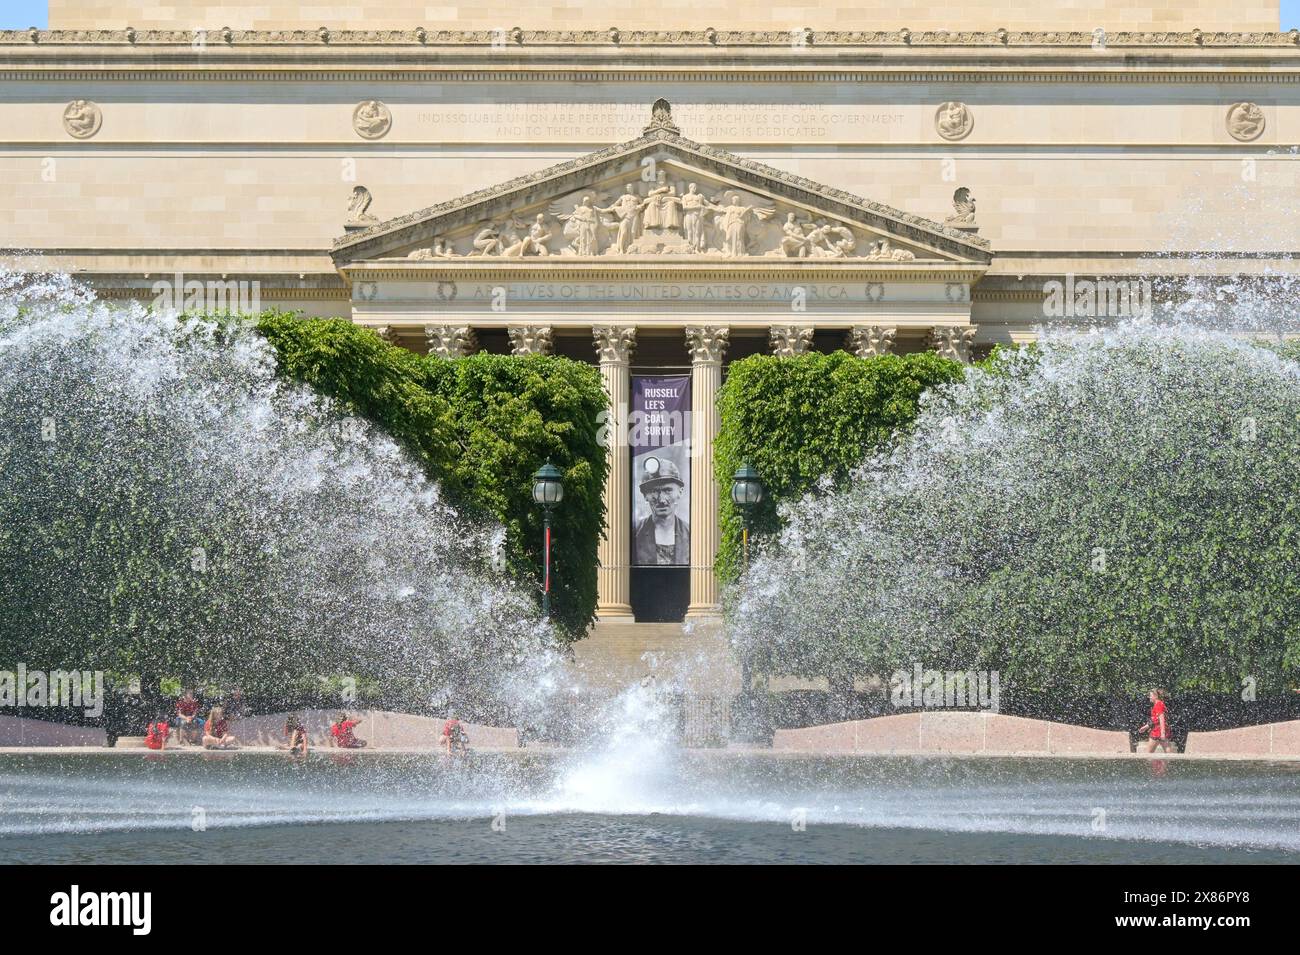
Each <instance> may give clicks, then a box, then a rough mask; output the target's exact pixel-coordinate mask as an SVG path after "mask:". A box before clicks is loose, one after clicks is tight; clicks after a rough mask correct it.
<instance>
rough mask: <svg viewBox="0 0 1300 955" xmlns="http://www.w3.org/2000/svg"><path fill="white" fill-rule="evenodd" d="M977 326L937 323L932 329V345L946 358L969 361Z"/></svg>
mask: <svg viewBox="0 0 1300 955" xmlns="http://www.w3.org/2000/svg"><path fill="white" fill-rule="evenodd" d="M974 341H975V328H974V326H971V325H936V326H934V328H932V329H930V347H931V348H933V349H934V350H935V351H937V352H938V353H939V354H940V355H942V356H943V357H944V358H951V359H952V360H953V361H960V362H969V361H970V349H971V345H972V344H973V343H974Z"/></svg>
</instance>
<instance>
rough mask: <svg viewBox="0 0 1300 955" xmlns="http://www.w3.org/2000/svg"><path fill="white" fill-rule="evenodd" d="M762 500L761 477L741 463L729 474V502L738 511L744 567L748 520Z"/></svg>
mask: <svg viewBox="0 0 1300 955" xmlns="http://www.w3.org/2000/svg"><path fill="white" fill-rule="evenodd" d="M762 500H763V479H762V478H760V477H759V476H758V472H757V471H755V470H754V469H753V468H751V467H750V466H749V465H748V464H745V463H742V464H741V465H740V467H738V468H736V473H735V474H733V475H732V476H731V503H732V504H735V505H736V510H738V511H740V527H741V531H740V533H741V540H742V541H743V544H744V553H745V569H746V570H748V569H749V522H750V518H751V516H752V515H753V512H754V508H755V507H757V506H758V505H759V503H760V502H761V501H762Z"/></svg>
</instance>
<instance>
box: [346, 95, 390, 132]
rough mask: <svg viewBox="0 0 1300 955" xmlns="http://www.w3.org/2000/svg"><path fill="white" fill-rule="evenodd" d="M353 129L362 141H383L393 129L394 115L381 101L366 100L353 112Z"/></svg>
mask: <svg viewBox="0 0 1300 955" xmlns="http://www.w3.org/2000/svg"><path fill="white" fill-rule="evenodd" d="M352 128H353V129H355V130H356V132H357V135H358V136H360V137H361V138H362V139H383V138H384V137H385V136H386V135H388V131H389V130H390V129H392V128H393V114H392V113H391V112H389V110H388V107H387V106H385V105H384V104H383V103H381V102H379V100H377V99H371V100H366V101H365V102H364V103H360V104H358V105H357V108H356V109H354V110H353V111H352Z"/></svg>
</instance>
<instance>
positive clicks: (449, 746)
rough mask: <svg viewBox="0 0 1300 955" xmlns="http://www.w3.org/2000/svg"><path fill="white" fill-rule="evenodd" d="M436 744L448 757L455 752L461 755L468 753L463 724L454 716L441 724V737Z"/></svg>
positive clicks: (467, 741) (466, 737)
mask: <svg viewBox="0 0 1300 955" xmlns="http://www.w3.org/2000/svg"><path fill="white" fill-rule="evenodd" d="M438 742H439V743H440V744H441V746H442V748H443V749H444V750H446V752H447V755H448V756H450V755H451V754H452V752H453V751H455V750H459V751H460V752H462V753H466V752H469V735H468V734H467V733H466V732H465V726H464V724H462V723H461V721H460V720H458V719H456V717H455V716H454V715H452V716H450V717H448V719H447V722H446V723H444V724H443V726H442V736H440V737H439V738H438Z"/></svg>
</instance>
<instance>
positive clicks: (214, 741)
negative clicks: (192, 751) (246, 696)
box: [203, 706, 239, 749]
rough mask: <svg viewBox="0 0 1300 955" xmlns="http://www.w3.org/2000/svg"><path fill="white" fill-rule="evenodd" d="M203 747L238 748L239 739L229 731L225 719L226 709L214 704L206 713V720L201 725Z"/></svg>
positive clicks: (228, 725)
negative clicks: (210, 710) (209, 711)
mask: <svg viewBox="0 0 1300 955" xmlns="http://www.w3.org/2000/svg"><path fill="white" fill-rule="evenodd" d="M203 748H204V749H239V740H237V739H236V738H235V736H234V734H233V733H231V732H230V724H229V723H228V722H227V721H226V711H225V710H223V709H222V708H221V707H219V706H214V707H213V708H212V712H211V713H209V714H208V721H207V722H206V723H205V724H204V725H203Z"/></svg>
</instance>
